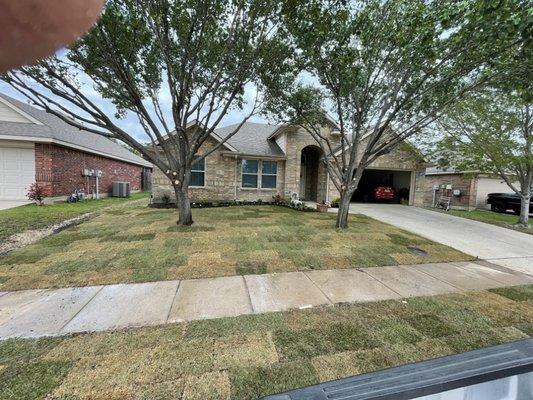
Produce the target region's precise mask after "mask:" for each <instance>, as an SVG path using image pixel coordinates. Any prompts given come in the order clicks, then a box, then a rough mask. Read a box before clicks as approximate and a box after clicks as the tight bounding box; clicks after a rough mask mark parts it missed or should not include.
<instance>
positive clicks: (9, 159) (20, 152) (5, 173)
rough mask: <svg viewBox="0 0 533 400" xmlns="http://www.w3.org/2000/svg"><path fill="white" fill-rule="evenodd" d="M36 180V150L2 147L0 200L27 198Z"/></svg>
mask: <svg viewBox="0 0 533 400" xmlns="http://www.w3.org/2000/svg"><path fill="white" fill-rule="evenodd" d="M33 182H35V150H34V149H32V148H31V149H24V148H18V147H0V200H26V199H27V198H26V193H27V192H28V187H29V186H30V185H31V184H32V183H33Z"/></svg>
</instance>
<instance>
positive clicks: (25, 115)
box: [0, 96, 44, 125]
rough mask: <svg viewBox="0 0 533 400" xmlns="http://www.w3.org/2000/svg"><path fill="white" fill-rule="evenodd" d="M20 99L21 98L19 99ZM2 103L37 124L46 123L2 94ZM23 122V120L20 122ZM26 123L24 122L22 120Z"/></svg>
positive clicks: (0, 100) (0, 97)
mask: <svg viewBox="0 0 533 400" xmlns="http://www.w3.org/2000/svg"><path fill="white" fill-rule="evenodd" d="M19 101H20V100H19ZM0 103H2V104H4V105H6V106H7V107H9V108H11V109H12V110H13V111H15V112H16V113H17V114H20V115H22V116H23V117H24V118H26V119H28V120H29V121H30V123H34V124H36V125H44V124H43V123H42V122H41V121H39V120H38V119H36V118H34V117H32V116H31V115H30V114H28V113H26V112H24V111H22V110H21V109H20V108H18V107H17V106H16V105H14V104H13V103H11V102H10V101H9V100H6V99H4V98H3V97H2V96H0ZM30 107H31V106H30ZM0 122H7V121H0ZM19 123H21V122H19ZM22 123H24V122H22Z"/></svg>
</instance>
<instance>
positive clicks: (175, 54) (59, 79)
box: [0, 0, 282, 225]
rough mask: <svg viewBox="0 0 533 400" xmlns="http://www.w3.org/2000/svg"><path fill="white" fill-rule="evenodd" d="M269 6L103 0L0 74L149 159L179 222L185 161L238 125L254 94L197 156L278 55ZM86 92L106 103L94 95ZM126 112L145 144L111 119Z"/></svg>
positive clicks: (74, 121) (186, 214)
mask: <svg viewBox="0 0 533 400" xmlns="http://www.w3.org/2000/svg"><path fill="white" fill-rule="evenodd" d="M277 8H278V4H277V2H276V1H268V0H267V1H265V0H261V1H254V0H250V1H240V0H238V1H226V0H207V1H199V0H109V1H108V2H107V5H106V8H105V10H104V12H103V14H102V16H101V18H100V20H99V21H98V22H97V23H96V25H95V26H94V27H93V28H92V29H91V31H90V32H89V33H88V34H87V35H86V36H84V37H83V38H82V39H81V40H79V41H78V42H77V43H76V44H75V45H73V46H72V47H71V48H70V49H68V50H67V52H66V54H64V55H62V56H60V57H51V58H47V59H45V60H42V61H41V62H39V63H38V64H37V65H35V66H28V67H23V68H20V69H18V70H16V71H12V72H9V73H7V74H5V75H4V76H2V77H1V78H0V79H2V80H3V81H4V82H7V83H8V84H10V85H11V86H12V87H14V88H15V89H16V90H18V91H19V92H20V93H22V94H23V95H25V96H26V97H27V98H28V99H30V101H31V102H32V103H33V104H34V105H37V106H39V107H41V108H43V109H44V110H46V111H47V112H49V113H51V114H54V115H56V116H57V117H59V118H61V119H62V120H63V121H65V122H66V123H68V124H70V125H72V126H75V127H78V128H80V129H84V130H86V131H90V132H93V133H97V134H99V135H104V136H107V137H110V138H114V139H118V140H120V141H122V142H124V143H125V144H127V145H128V146H130V147H131V148H132V149H134V150H135V151H137V152H138V153H140V154H141V155H142V156H143V157H144V158H146V159H147V160H149V161H150V162H152V163H153V164H154V165H155V166H156V167H157V168H159V169H161V170H162V171H163V172H164V173H165V175H166V176H167V177H168V178H169V180H170V182H171V184H172V186H173V188H174V193H175V195H176V199H177V205H178V208H179V219H178V224H183V225H190V224H192V223H193V219H192V214H191V208H190V202H189V195H188V187H189V182H190V179H191V166H192V165H193V163H195V162H197V161H198V160H199V159H201V158H203V157H205V156H207V155H209V154H210V153H212V152H213V151H215V150H217V149H218V148H219V147H220V146H221V145H223V143H224V142H225V141H226V140H227V139H229V138H230V137H231V136H232V135H234V134H235V133H237V132H238V130H239V129H240V127H241V126H242V125H243V124H244V123H245V122H246V120H247V119H248V118H250V116H251V115H252V114H254V113H255V111H256V110H257V107H258V105H259V102H258V96H256V98H255V103H254V104H253V105H252V106H251V111H250V112H247V113H246V115H245V116H244V117H243V118H242V120H241V122H240V124H238V125H237V127H236V128H235V129H234V131H232V132H231V133H230V134H229V135H228V136H227V137H225V138H221V139H222V140H221V141H220V142H219V143H218V145H216V146H215V147H213V148H212V149H211V150H210V151H209V152H206V153H203V154H201V155H199V149H200V147H201V146H202V144H203V143H204V142H205V141H206V140H207V139H208V138H209V137H210V136H211V135H212V134H213V131H214V130H215V129H216V128H217V127H218V125H219V124H220V122H221V120H222V119H223V118H224V117H225V116H226V115H227V113H228V112H229V110H231V109H232V108H237V109H241V110H243V109H244V108H245V106H247V104H246V98H245V86H247V85H249V87H250V86H251V87H252V89H253V88H254V87H255V88H258V86H257V85H259V81H258V77H259V76H261V75H262V74H263V73H264V72H265V71H270V70H275V69H276V67H275V65H273V64H275V63H276V64H277V63H278V61H279V58H280V57H282V55H281V54H279V53H278V52H277V49H278V48H279V47H278V46H277V45H276V41H277V39H276V32H277V31H276V29H277V21H276V15H277V14H278V10H277ZM254 85H255V86H254ZM259 89H260V88H259ZM259 89H258V92H259ZM93 90H96V91H97V92H98V93H99V94H100V95H101V96H102V97H103V98H105V99H107V100H109V101H110V102H111V103H112V105H113V106H114V107H113V106H111V105H108V106H102V105H101V102H98V101H94V97H92V96H91V92H92V91H93ZM127 115H134V116H135V117H136V118H137V119H138V121H139V124H140V126H141V127H142V129H143V131H144V133H145V134H146V136H147V140H148V141H149V143H150V144H149V145H148V146H145V145H143V143H142V142H141V141H139V140H138V139H136V137H135V135H134V132H130V131H128V130H127V129H124V128H122V127H121V126H120V124H119V123H117V118H118V119H120V118H124V117H126V116H127Z"/></svg>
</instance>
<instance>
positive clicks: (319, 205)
mask: <svg viewBox="0 0 533 400" xmlns="http://www.w3.org/2000/svg"><path fill="white" fill-rule="evenodd" d="M328 208H329V203H328V202H326V201H323V202H321V203H317V204H316V209H317V211H318V212H327V211H328Z"/></svg>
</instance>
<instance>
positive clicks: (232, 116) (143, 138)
mask: <svg viewBox="0 0 533 400" xmlns="http://www.w3.org/2000/svg"><path fill="white" fill-rule="evenodd" d="M35 87H36V88H38V86H35ZM82 88H83V92H84V94H85V95H86V96H87V97H89V99H90V100H91V101H93V102H94V103H95V104H97V105H98V106H100V107H102V109H103V110H105V111H106V113H107V114H108V115H110V116H112V117H113V118H112V119H113V120H114V121H115V122H116V123H117V125H118V126H120V127H121V128H122V129H124V130H125V131H126V132H128V133H129V134H131V135H132V136H133V137H134V138H135V139H137V140H138V141H140V142H143V143H144V142H149V138H148V136H147V135H146V134H145V133H144V131H143V129H142V127H141V126H140V124H139V122H138V120H137V117H136V116H135V115H134V114H133V113H128V114H127V115H126V116H125V117H124V118H122V119H117V118H115V117H114V114H115V107H114V106H113V104H111V102H110V101H109V100H106V99H103V98H102V96H101V95H100V94H99V93H98V92H97V91H96V90H95V89H94V88H93V87H92V84H91V83H90V80H88V79H86V80H83V82H82ZM40 91H41V92H43V94H44V93H46V91H44V90H40ZM0 92H1V93H4V94H6V95H8V96H11V97H14V98H16V99H17V100H20V101H22V102H24V103H29V101H28V99H27V98H26V97H25V96H24V95H22V94H20V93H19V92H18V91H16V90H15V89H13V88H12V87H11V86H10V85H8V84H6V83H4V82H2V81H0ZM254 97H255V88H254V87H251V86H250V85H248V86H247V87H246V90H245V99H246V104H245V107H244V109H243V110H238V109H233V110H230V111H229V112H228V114H227V115H226V116H225V117H224V118H223V119H222V121H221V122H220V124H219V126H218V127H223V126H227V125H231V124H235V123H239V122H241V121H242V119H243V118H244V117H245V116H246V115H247V114H248V113H249V112H250V110H251V106H252V103H253V99H254ZM160 103H161V106H162V108H163V109H164V110H166V111H167V112H166V119H167V121H171V116H170V108H171V100H170V95H169V93H168V90H167V91H166V92H165V91H163V92H162V93H161V96H160ZM62 104H63V105H65V106H67V107H68V106H69V104H68V102H66V101H62ZM69 108H70V109H71V110H73V109H74V108H73V107H69ZM249 121H250V122H262V123H275V121H272V120H268V119H267V118H265V117H264V116H260V115H254V116H253V117H251V118H250V119H249Z"/></svg>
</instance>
